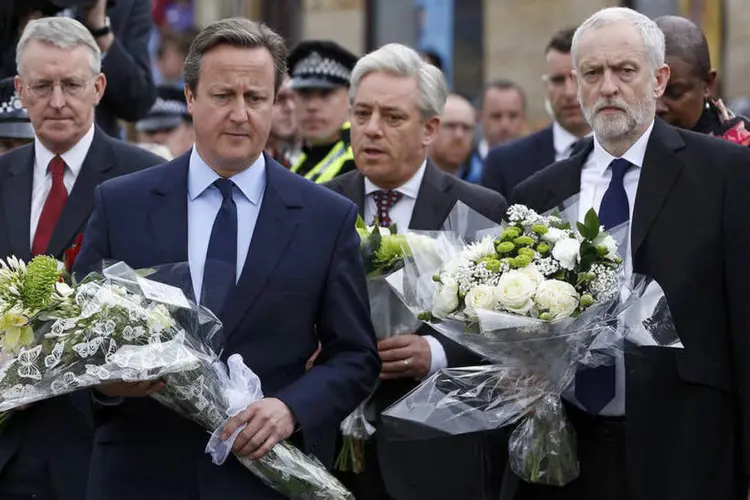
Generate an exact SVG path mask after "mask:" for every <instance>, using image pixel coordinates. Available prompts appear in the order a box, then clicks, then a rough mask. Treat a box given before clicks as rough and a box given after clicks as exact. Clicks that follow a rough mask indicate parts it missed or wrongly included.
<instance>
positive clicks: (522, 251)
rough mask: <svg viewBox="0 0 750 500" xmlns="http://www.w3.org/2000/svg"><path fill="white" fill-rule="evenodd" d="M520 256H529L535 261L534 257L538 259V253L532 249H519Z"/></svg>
mask: <svg viewBox="0 0 750 500" xmlns="http://www.w3.org/2000/svg"><path fill="white" fill-rule="evenodd" d="M518 255H527V256H529V257H531V258H532V259H533V258H534V257H536V252H535V251H534V250H532V249H531V248H528V247H524V248H519V249H518Z"/></svg>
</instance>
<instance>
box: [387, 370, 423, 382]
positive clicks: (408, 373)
mask: <svg viewBox="0 0 750 500" xmlns="http://www.w3.org/2000/svg"><path fill="white" fill-rule="evenodd" d="M397 378H417V375H416V373H415V372H414V370H409V371H404V372H390V373H385V372H382V373H381V374H380V380H394V379H397Z"/></svg>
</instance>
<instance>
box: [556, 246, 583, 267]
mask: <svg viewBox="0 0 750 500" xmlns="http://www.w3.org/2000/svg"><path fill="white" fill-rule="evenodd" d="M580 250H581V242H580V241H578V240H577V239H575V238H566V239H563V240H560V241H558V242H557V243H556V244H555V246H554V247H553V248H552V257H554V258H555V260H557V261H558V262H559V263H560V266H561V267H562V268H564V269H567V270H569V271H572V270H573V269H575V267H576V264H577V263H578V262H579V261H580V255H579V252H580Z"/></svg>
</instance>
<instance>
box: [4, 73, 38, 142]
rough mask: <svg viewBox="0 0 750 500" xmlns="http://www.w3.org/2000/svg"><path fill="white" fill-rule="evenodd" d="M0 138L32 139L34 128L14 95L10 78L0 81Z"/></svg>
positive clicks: (16, 95)
mask: <svg viewBox="0 0 750 500" xmlns="http://www.w3.org/2000/svg"><path fill="white" fill-rule="evenodd" d="M0 138H3V139H33V138H34V127H32V126H31V121H29V114H28V113H27V112H26V108H24V107H23V105H22V104H21V99H20V98H19V97H18V94H17V93H16V89H15V87H14V85H13V77H12V76H11V77H9V78H3V79H2V80H0Z"/></svg>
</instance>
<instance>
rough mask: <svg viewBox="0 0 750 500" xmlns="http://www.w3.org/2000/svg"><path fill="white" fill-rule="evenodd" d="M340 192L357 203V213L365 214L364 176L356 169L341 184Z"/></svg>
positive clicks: (362, 215)
mask: <svg viewBox="0 0 750 500" xmlns="http://www.w3.org/2000/svg"><path fill="white" fill-rule="evenodd" d="M341 194H342V195H343V196H345V197H347V198H349V200H351V201H352V203H354V204H355V205H357V209H358V210H359V215H360V216H361V217H362V218H364V216H365V178H364V176H363V175H362V174H360V173H359V171H357V173H356V174H354V175H352V176H351V177H350V178H349V179H347V181H346V183H344V184H342V185H341Z"/></svg>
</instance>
